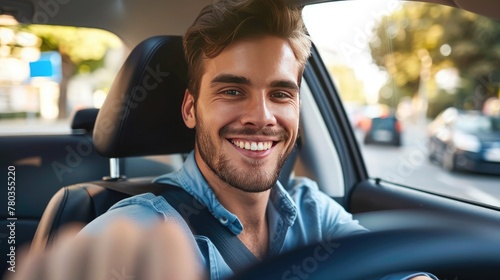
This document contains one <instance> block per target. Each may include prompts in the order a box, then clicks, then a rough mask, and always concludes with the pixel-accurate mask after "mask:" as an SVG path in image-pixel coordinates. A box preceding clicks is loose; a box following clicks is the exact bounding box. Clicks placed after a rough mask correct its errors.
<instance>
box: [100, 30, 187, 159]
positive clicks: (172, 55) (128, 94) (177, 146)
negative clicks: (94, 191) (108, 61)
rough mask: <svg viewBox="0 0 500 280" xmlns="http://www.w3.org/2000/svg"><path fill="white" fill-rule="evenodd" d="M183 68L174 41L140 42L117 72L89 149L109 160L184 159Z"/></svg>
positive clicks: (178, 44) (176, 40)
mask: <svg viewBox="0 0 500 280" xmlns="http://www.w3.org/2000/svg"><path fill="white" fill-rule="evenodd" d="M186 85H187V65H186V62H185V59H184V52H183V48H182V37H180V36H156V37H152V38H149V39H146V40H145V41H143V42H142V43H140V44H139V45H137V47H136V48H135V49H134V50H133V51H132V52H131V53H130V55H129V57H128V58H127V60H126V61H125V63H124V65H123V66H122V68H121V69H120V71H119V72H118V75H117V76H116V78H115V80H114V82H113V85H112V86H111V89H110V91H109V93H108V96H107V97H106V100H105V102H104V104H103V106H102V108H101V109H100V110H99V114H98V116H97V120H96V123H95V127H94V134H93V138H94V145H95V147H96V149H97V151H98V152H99V153H101V154H102V155H103V156H106V157H110V158H118V157H130V156H144V155H159V154H174V153H187V152H189V151H191V150H192V149H193V148H194V130H192V129H189V128H187V127H186V126H185V124H184V122H183V120H182V114H181V104H182V100H183V97H184V91H185V89H186Z"/></svg>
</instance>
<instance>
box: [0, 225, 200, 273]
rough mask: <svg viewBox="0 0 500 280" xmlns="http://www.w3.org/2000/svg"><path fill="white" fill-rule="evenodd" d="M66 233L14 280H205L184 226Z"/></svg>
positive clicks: (25, 261) (24, 262) (25, 263)
mask: <svg viewBox="0 0 500 280" xmlns="http://www.w3.org/2000/svg"><path fill="white" fill-rule="evenodd" d="M77 232H78V231H77V230H75V229H70V230H66V231H65V233H64V234H62V236H61V237H60V238H58V239H57V242H56V243H55V245H54V246H53V247H52V248H50V249H49V250H47V251H46V252H31V253H30V255H28V256H25V257H24V258H21V259H20V262H19V266H18V267H19V270H18V271H17V272H16V273H12V274H10V275H7V276H10V277H7V279H8V280H31V279H33V280H34V279H39V280H67V279H72V280H91V279H92V280H110V279H111V280H137V279H151V280H164V279H180V280H184V279H185V280H192V279H195V280H198V279H199V280H201V279H204V278H205V277H204V271H203V268H202V266H201V264H200V262H199V260H198V259H197V258H196V254H195V248H193V244H192V242H190V241H189V240H188V239H187V238H186V236H185V233H184V232H183V231H182V230H181V229H180V227H178V226H176V225H175V224H168V223H162V224H160V225H158V226H157V227H155V228H152V229H148V230H142V229H139V228H138V227H137V226H136V225H134V224H132V223H130V222H125V221H120V222H116V223H113V224H112V225H110V226H109V227H108V228H107V230H106V231H105V232H104V233H103V234H102V235H100V236H98V237H90V236H83V235H77V236H75V235H76V233H77Z"/></svg>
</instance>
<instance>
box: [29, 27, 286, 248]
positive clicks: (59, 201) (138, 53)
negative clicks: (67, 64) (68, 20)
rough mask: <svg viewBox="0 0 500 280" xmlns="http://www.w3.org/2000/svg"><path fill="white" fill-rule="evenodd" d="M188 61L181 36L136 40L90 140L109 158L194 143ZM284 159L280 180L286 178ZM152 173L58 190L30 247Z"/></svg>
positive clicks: (181, 149)
mask: <svg viewBox="0 0 500 280" xmlns="http://www.w3.org/2000/svg"><path fill="white" fill-rule="evenodd" d="M186 81H187V66H186V63H185V60H184V54H183V50H182V39H181V37H180V36H157V37H152V38H149V39H147V40H145V41H144V42H142V43H141V44H139V45H138V46H137V47H136V48H135V49H134V50H133V51H132V53H131V54H130V55H129V57H128V58H127V60H126V61H125V63H124V65H123V66H122V68H121V70H120V71H119V73H118V75H117V77H116V79H115V81H114V83H113V85H112V87H111V89H110V92H109V94H108V96H107V98H106V101H105V102H104V104H103V106H102V108H101V109H100V110H99V113H98V115H97V120H96V122H95V126H94V132H93V140H94V146H95V148H96V149H97V151H98V152H99V153H100V154H102V155H103V156H105V157H108V158H126V157H135V156H144V155H160V154H179V153H181V154H182V153H188V152H190V151H191V150H192V149H193V148H194V130H191V129H188V128H187V127H186V126H185V125H184V122H183V120H182V115H181V104H182V100H183V96H184V91H185V89H186ZM293 163H294V158H292V160H288V161H287V164H286V166H287V167H285V168H286V171H285V172H282V178H284V179H281V178H280V181H281V182H284V183H285V184H284V185H286V183H287V182H288V179H289V177H290V172H291V169H292V167H293ZM151 179H152V178H134V179H125V178H123V177H118V176H115V177H114V178H109V177H108V178H106V179H104V180H101V181H93V182H86V183H81V184H75V185H71V186H67V187H64V188H62V189H60V190H59V191H58V192H57V193H56V194H55V195H54V197H53V198H52V199H51V201H50V202H49V205H48V206H47V208H46V210H45V212H44V214H43V216H42V219H41V221H40V224H39V226H38V228H37V231H36V234H35V237H34V239H33V242H32V246H31V250H43V249H45V248H46V247H47V246H48V245H50V244H51V243H52V242H53V241H54V236H55V233H56V232H57V230H58V229H60V228H61V227H62V226H64V225H67V224H69V223H72V222H80V223H84V224H86V223H89V222H91V221H92V220H93V219H95V218H96V217H98V216H99V215H101V214H103V213H104V212H106V211H107V210H108V209H109V208H110V207H111V206H112V205H113V204H115V203H116V202H118V201H119V200H121V199H124V198H126V197H129V196H131V195H135V194H139V193H144V192H152V193H155V194H159V193H161V192H162V188H161V186H159V185H154V184H151V183H150V182H151Z"/></svg>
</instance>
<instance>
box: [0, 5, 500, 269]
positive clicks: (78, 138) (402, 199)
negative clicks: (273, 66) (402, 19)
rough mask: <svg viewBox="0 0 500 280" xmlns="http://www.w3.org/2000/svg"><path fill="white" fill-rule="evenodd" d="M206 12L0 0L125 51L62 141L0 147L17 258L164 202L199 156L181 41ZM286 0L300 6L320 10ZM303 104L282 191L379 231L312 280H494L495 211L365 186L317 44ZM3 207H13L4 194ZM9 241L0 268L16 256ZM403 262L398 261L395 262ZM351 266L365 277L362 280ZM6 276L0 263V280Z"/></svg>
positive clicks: (367, 180) (375, 182)
mask: <svg viewBox="0 0 500 280" xmlns="http://www.w3.org/2000/svg"><path fill="white" fill-rule="evenodd" d="M210 2H211V1H208V0H189V1H181V0H169V1H164V2H161V3H160V2H157V1H128V2H124V1H121V0H116V1H98V0H91V1H79V0H68V1H62V0H50V1H43V0H38V1H36V0H18V1H9V0H0V14H2V13H8V14H11V15H14V16H15V17H16V19H19V22H24V23H41V24H48V25H65V26H81V27H92V28H100V29H105V30H109V31H111V32H112V33H114V34H116V35H118V36H119V37H120V38H121V39H122V40H123V42H124V44H125V45H126V47H127V48H128V49H129V50H130V52H129V53H128V55H127V58H126V60H125V61H124V63H123V65H122V67H121V68H120V70H119V72H118V74H117V76H116V77H115V78H114V82H113V84H112V86H111V88H110V90H109V93H108V95H107V98H106V101H105V102H104V104H103V106H102V107H101V108H100V109H95V108H90V109H82V110H79V111H77V112H76V113H75V114H73V116H72V123H71V131H72V132H71V133H70V134H50V135H35V134H33V135H32V134H26V135H8V136H0V155H1V156H0V163H1V164H0V166H2V168H4V169H6V168H7V167H8V166H15V171H16V193H15V209H16V212H15V213H16V218H17V221H16V246H17V248H21V247H22V246H30V247H31V250H43V249H45V248H47V246H50V245H51V244H52V243H53V242H54V238H55V236H56V234H57V232H58V230H59V229H61V228H62V227H64V226H65V225H68V224H70V223H73V222H78V223H83V224H86V223H89V222H91V221H92V220H93V219H95V218H96V217H97V216H99V215H101V214H102V213H104V212H106V211H107V210H108V209H109V208H110V207H111V206H112V205H113V204H114V203H116V202H118V201H119V200H121V199H123V198H126V197H129V196H131V195H135V194H139V193H144V192H152V193H155V194H159V193H161V192H162V186H161V185H158V184H153V183H151V180H152V179H153V178H155V177H156V176H159V175H161V174H164V173H168V172H172V171H175V170H177V169H179V168H180V167H181V166H182V162H183V159H184V158H185V156H186V154H187V153H189V152H190V151H191V150H192V149H193V146H194V131H192V130H190V129H188V128H187V127H185V125H184V122H183V120H182V118H181V114H180V105H181V103H182V98H183V94H184V90H185V88H186V82H187V81H186V75H187V74H186V73H187V69H186V64H185V61H184V56H183V51H182V42H181V38H182V37H181V36H182V34H183V33H184V32H185V30H186V28H187V27H188V26H189V25H190V24H191V22H192V21H193V20H194V18H195V16H196V15H197V13H198V11H199V10H201V8H202V7H203V6H204V5H206V4H208V3H210ZM287 2H289V3H290V4H291V5H298V6H305V5H313V4H317V3H320V2H328V1H323V0H322V1H318V0H289V1H287ZM427 2H433V3H438V4H443V5H448V6H453V7H457V8H460V9H465V10H469V11H472V12H475V13H478V14H482V15H485V16H488V17H491V18H495V19H500V13H499V12H498V11H500V9H498V8H500V7H499V5H498V3H494V2H493V1H487V0H481V1H472V0H434V1H427ZM166 15H168V16H166ZM30 18H32V19H33V20H27V19H30ZM334 28H340V27H334ZM300 95H301V102H302V103H301V120H300V121H301V135H300V138H299V141H298V143H297V146H296V149H295V151H294V152H293V154H292V156H291V157H290V158H289V159H288V160H287V162H286V164H285V167H284V168H283V170H282V173H281V175H280V179H279V180H280V182H281V183H282V184H283V185H284V186H285V188H286V186H287V182H288V180H289V179H290V178H291V177H293V176H306V177H309V178H312V179H314V180H315V181H317V182H318V185H319V186H320V188H321V190H322V191H323V192H325V193H326V194H328V195H329V196H330V197H332V199H334V200H335V201H337V202H338V203H340V204H341V205H342V206H343V207H344V208H346V209H347V210H348V211H349V212H350V213H352V214H354V216H355V218H357V219H359V221H360V223H361V224H362V225H364V226H365V227H367V228H368V229H370V230H372V231H373V232H374V234H373V235H372V236H370V237H367V238H366V239H355V238H354V239H352V240H351V239H345V240H340V241H339V242H340V243H341V244H345V246H343V248H342V249H341V250H340V251H339V256H341V257H339V258H334V260H333V261H328V263H324V264H323V267H322V268H321V269H318V271H317V275H315V276H314V277H312V278H311V279H331V275H333V272H338V271H343V272H341V273H340V274H338V275H339V276H338V277H339V278H338V279H368V278H369V276H373V275H379V274H383V273H386V272H390V271H392V270H393V269H398V270H400V269H419V268H430V269H432V270H433V271H431V272H436V273H437V274H436V275H438V276H440V277H441V279H494V278H491V277H498V276H500V271H498V269H497V268H498V265H499V260H500V255H499V254H500V250H499V249H500V239H499V238H498V237H496V235H492V233H494V232H495V231H497V230H498V229H499V226H500V215H499V210H498V209H497V208H495V207H485V206H484V205H478V204H474V203H468V202H466V201H463V200H460V199H451V198H449V197H447V196H444V195H438V194H435V193H432V192H428V191H424V190H420V189H417V188H413V187H409V186H404V185H400V184H395V183H392V182H388V181H386V180H384V179H380V178H373V177H370V176H369V174H368V172H367V169H366V166H365V163H364V159H363V155H362V153H361V150H360V147H359V145H358V143H357V140H356V136H355V134H354V131H353V130H352V128H351V125H350V124H349V120H348V117H347V114H346V111H345V108H344V107H343V104H342V100H341V99H340V97H339V95H338V94H337V90H336V88H335V85H334V83H333V82H332V79H331V78H330V76H329V75H328V73H327V69H326V67H325V65H324V64H323V61H322V59H321V57H320V55H319V52H318V50H317V49H316V47H315V46H313V50H312V56H311V57H310V59H309V61H308V64H307V65H306V69H305V72H304V76H303V82H302V86H301V89H300ZM0 181H3V182H6V181H7V172H2V173H1V174H0ZM1 197H2V205H7V203H8V202H7V201H8V198H7V196H5V191H3V192H2V196H1ZM8 218H9V213H8V210H7V207H2V209H1V210H0V219H1V220H0V226H1V227H2V228H6V226H7V224H9V220H8ZM436 228H438V229H439V230H436ZM458 229H468V230H470V232H469V231H467V233H463V232H460V231H459V230H458ZM476 229H477V230H478V232H476V231H474V230H476ZM5 237H6V235H5ZM3 238H4V236H0V240H1V242H0V249H1V252H2V259H3V258H4V256H5V254H4V253H3V252H7V251H8V248H9V246H10V245H9V244H8V243H7V242H4V241H3ZM354 241H355V242H354ZM353 244H357V245H353ZM376 244H386V248H385V250H386V251H388V253H387V255H382V256H383V257H380V258H375V259H374V257H373V256H377V255H379V254H380V252H381V251H383V250H384V248H380V247H379V246H375V245H376ZM382 247H384V246H382ZM313 249H314V247H307V248H303V249H302V250H301V251H298V252H294V253H291V254H286V255H284V256H282V257H280V258H279V259H274V260H270V261H269V262H268V263H264V264H262V265H261V266H260V267H257V268H255V269H252V271H246V272H245V273H243V274H242V275H240V276H238V277H236V279H255V278H256V277H263V276H264V275H267V278H266V279H273V277H278V278H279V276H280V275H281V274H280V273H281V272H279V271H281V270H280V269H286V267H289V265H290V264H291V263H293V262H294V261H296V260H297V259H298V258H304V256H307V255H308V254H310V253H311V250H313ZM409 251H410V252H412V253H413V254H408V252H409ZM429 252H431V253H429ZM398 256H401V257H400V259H401V261H400V262H396V261H393V260H394V259H398ZM403 256H404V257H403ZM344 257H345V258H344ZM384 258H385V259H384ZM388 260H391V261H390V263H388ZM353 262H356V263H357V265H356V267H366V269H365V270H364V271H360V270H359V269H356V267H355V266H352V263H353ZM7 265H8V264H7V263H6V262H5V261H4V262H2V264H1V265H0V269H1V270H0V271H5V269H6V268H7ZM349 265H351V267H350V269H345V267H349ZM270 267H272V268H273V269H270ZM495 268H496V269H495ZM272 271H274V272H273V273H276V274H269V273H270V272H272ZM342 273H345V274H342ZM273 275H274V276H273Z"/></svg>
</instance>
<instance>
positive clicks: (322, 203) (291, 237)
mask: <svg viewBox="0 0 500 280" xmlns="http://www.w3.org/2000/svg"><path fill="white" fill-rule="evenodd" d="M310 45H311V43H310V40H309V38H308V36H307V35H306V32H305V30H304V27H303V23H302V19H301V13H300V10H299V9H296V8H290V7H287V6H286V5H285V3H284V2H283V1H282V0H273V1H270V0H246V1H236V0H223V1H220V2H216V3H215V4H213V5H209V6H207V7H205V8H204V9H203V10H202V11H201V13H200V15H199V16H198V18H197V19H196V20H195V22H194V23H193V25H192V26H191V27H190V28H189V29H188V31H187V33H186V34H185V37H184V49H185V54H186V59H187V62H188V69H189V85H188V89H187V90H186V92H185V96H184V101H183V104H182V116H183V119H184V122H185V124H186V125H187V126H188V127H190V128H194V129H196V144H195V149H194V151H193V152H192V153H191V154H190V155H189V157H188V158H187V160H186V162H185V164H184V166H183V168H182V169H181V170H180V171H178V172H175V173H172V174H167V175H164V176H162V177H160V178H157V179H156V181H157V182H160V183H168V184H171V185H176V186H179V187H181V188H183V189H185V190H186V191H187V192H188V193H190V194H191V195H192V196H194V197H195V198H196V199H197V200H199V201H200V202H202V203H203V204H205V205H206V206H207V208H208V209H209V210H210V212H212V213H213V215H214V217H215V218H216V219H217V220H218V221H219V222H220V223H221V224H223V225H224V226H226V227H227V228H229V230H230V231H231V232H232V233H233V234H235V235H237V236H238V238H239V239H240V240H241V242H242V243H243V244H244V245H245V246H246V247H247V248H248V249H249V250H250V251H251V252H252V253H253V255H255V257H257V258H258V259H264V258H266V257H268V256H275V255H278V254H280V253H283V252H286V251H290V250H292V249H294V248H297V247H299V246H303V245H306V244H310V243H313V242H316V241H320V240H324V239H332V238H334V237H340V236H345V235H349V234H355V233H362V232H365V231H366V229H364V228H363V227H362V226H360V225H359V224H358V223H357V221H355V220H353V219H352V216H351V215H350V214H349V213H347V212H346V211H345V210H344V209H343V208H342V207H341V206H340V205H338V204H337V203H335V202H334V201H333V200H332V199H331V198H330V197H328V196H327V195H325V194H323V193H322V192H320V191H319V190H318V187H317V186H316V184H315V183H314V182H313V181H311V180H308V179H305V178H297V179H295V180H294V181H293V182H291V183H292V187H291V190H290V191H289V192H287V191H286V190H285V189H284V188H283V187H282V186H281V184H280V183H279V182H277V179H278V175H279V174H280V170H281V167H282V166H283V163H284V162H285V159H286V158H287V157H288V155H289V154H290V153H291V151H292V149H293V147H294V145H295V141H296V139H297V136H298V131H299V108H300V98H299V88H300V83H301V77H302V73H303V70H304V65H305V63H306V61H307V58H308V56H309V49H310ZM118 219H125V220H128V221H133V224H134V225H139V226H140V227H143V228H144V227H146V228H147V227H151V226H152V225H154V224H157V223H158V221H164V222H165V223H166V224H170V225H172V224H173V225H176V227H175V228H176V229H175V230H174V231H176V230H179V231H180V232H183V233H185V234H187V236H188V237H187V238H186V239H185V240H184V242H186V244H187V245H185V246H184V248H194V249H193V255H192V256H191V257H187V259H189V258H191V259H192V260H193V259H194V261H192V262H193V263H194V264H195V265H196V264H197V265H199V266H200V267H204V268H205V271H206V273H207V274H208V277H209V278H210V279H226V278H228V277H230V276H231V275H232V274H233V271H232V270H231V268H230V267H229V266H228V264H227V262H226V261H225V260H224V259H223V258H222V255H221V254H220V252H219V250H218V249H217V248H216V247H215V246H214V244H213V243H212V242H211V240H210V239H209V238H207V237H205V236H195V237H194V236H193V235H191V234H189V233H190V231H189V228H188V227H187V225H186V224H185V223H184V221H183V220H182V218H181V217H180V216H179V214H178V213H177V212H176V211H175V210H174V209H173V208H172V207H171V206H170V205H169V204H168V203H167V202H166V201H165V199H164V198H163V197H158V196H155V195H153V194H144V195H139V196H135V197H132V198H129V199H126V200H123V201H121V202H119V203H117V204H116V205H114V206H113V207H112V208H111V209H110V210H109V211H108V212H107V213H106V214H104V215H102V216H101V217H99V218H97V219H96V220H95V221H93V222H92V223H91V224H89V225H88V226H87V227H86V228H85V229H84V230H83V231H82V234H83V235H85V234H89V235H94V236H95V235H97V234H100V233H101V232H103V231H105V228H106V227H107V226H108V224H109V223H110V222H112V221H116V220H118ZM122 227H126V226H122ZM132 228H133V227H132ZM130 231H132V232H136V230H134V229H131V230H130ZM181 235H182V234H181ZM107 236H108V240H111V239H112V238H110V237H109V236H111V235H110V234H108V235H107ZM136 236H140V235H136ZM157 236H158V235H157ZM164 236H166V235H164ZM164 238H167V237H164ZM170 238H172V237H170ZM138 239H139V238H138ZM130 241H131V240H128V241H124V242H123V244H127V242H128V243H133V244H135V243H134V242H130ZM132 241H133V239H132ZM114 242H117V241H114ZM117 244H119V243H117ZM117 247H120V246H118V245H117ZM132 247H133V246H132ZM165 250H166V251H170V252H173V251H175V248H171V247H170V248H169V246H165ZM160 260H161V261H165V260H163V259H161V258H160ZM154 262H155V263H156V262H158V259H155V261H154ZM412 277H414V278H412ZM410 278H412V279H429V278H428V277H427V276H425V274H423V273H416V274H406V275H405V276H404V277H403V278H402V279H410Z"/></svg>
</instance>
